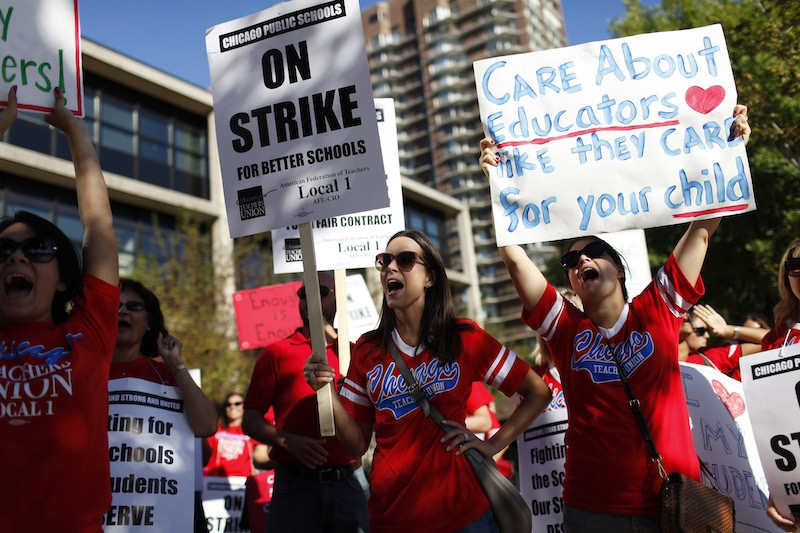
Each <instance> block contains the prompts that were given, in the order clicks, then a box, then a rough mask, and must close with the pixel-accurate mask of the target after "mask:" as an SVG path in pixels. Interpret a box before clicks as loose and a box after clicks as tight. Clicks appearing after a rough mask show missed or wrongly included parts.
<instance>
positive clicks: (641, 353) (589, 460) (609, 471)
mask: <svg viewBox="0 0 800 533" xmlns="http://www.w3.org/2000/svg"><path fill="white" fill-rule="evenodd" d="M703 290H704V287H703V282H702V280H700V279H698V281H697V284H696V285H695V286H694V287H692V286H691V285H690V284H689V282H688V281H687V280H686V278H685V277H684V275H683V273H682V272H681V271H680V268H679V267H678V264H677V262H676V261H675V258H674V257H673V256H672V255H670V257H669V259H668V260H667V263H666V265H665V266H664V267H663V268H661V269H660V270H659V271H658V274H657V275H656V278H655V279H654V280H653V282H651V284H650V285H649V286H648V287H647V288H646V289H645V290H644V291H643V292H642V293H641V294H640V295H639V296H637V297H636V298H634V299H633V301H632V302H631V303H630V304H626V305H625V307H624V309H623V311H622V314H621V315H620V317H619V319H618V320H617V323H616V324H615V325H614V326H613V327H611V328H610V329H606V328H601V327H598V326H596V325H595V324H593V323H592V321H591V320H589V319H588V318H587V317H586V315H584V314H583V312H582V311H580V310H579V309H578V308H576V307H575V306H574V305H572V304H571V303H569V302H568V301H566V300H565V299H564V298H563V297H562V296H561V295H560V294H558V292H557V291H556V290H555V288H553V287H552V286H548V287H547V290H546V291H545V294H544V296H543V297H542V299H541V301H540V302H539V305H538V306H537V307H536V309H534V310H532V311H529V310H527V309H524V310H523V313H522V318H523V320H524V321H525V323H527V324H528V325H529V326H531V327H532V328H533V329H535V330H536V331H538V332H539V333H540V334H541V335H542V336H543V337H544V339H545V341H546V342H547V344H548V347H549V348H550V352H551V353H552V354H553V357H554V360H555V364H556V367H557V368H558V369H559V372H560V375H561V382H562V384H563V386H564V395H565V398H566V402H567V405H568V407H569V427H568V429H567V433H566V436H565V443H566V445H567V446H568V451H567V458H566V465H565V469H566V478H565V480H564V501H565V502H566V503H567V504H568V505H572V506H574V507H576V508H579V509H584V510H588V511H593V512H603V513H614V514H626V515H655V514H658V513H659V510H660V504H661V499H660V496H659V490H660V488H661V479H660V477H659V475H658V472H657V470H656V468H655V466H654V465H653V464H652V463H651V462H650V456H649V454H648V451H647V447H646V445H645V440H644V437H643V436H642V432H641V430H640V429H639V426H638V424H637V422H636V419H635V418H634V416H633V413H632V412H631V410H630V407H629V406H628V397H627V395H626V394H625V390H624V389H623V386H622V382H621V381H620V380H619V376H618V374H617V368H616V365H615V363H614V359H613V358H612V357H611V355H610V353H609V349H611V348H612V347H613V349H614V353H615V354H616V356H617V358H618V359H619V360H620V362H621V364H622V367H623V369H625V371H626V372H627V377H628V381H629V382H630V384H631V387H632V389H633V393H634V395H635V396H636V397H637V398H639V400H640V401H641V404H642V411H643V412H644V416H645V419H646V420H647V422H648V425H649V427H650V432H651V434H652V436H653V440H654V441H655V445H656V448H657V449H658V451H659V453H660V454H661V455H662V457H663V464H664V467H665V468H666V469H667V472H673V471H678V472H682V473H683V474H685V475H688V476H691V477H692V478H694V479H698V480H699V479H700V467H699V462H698V459H697V455H696V454H695V451H694V444H693V442H692V434H691V431H690V429H689V412H688V409H687V407H686V398H685V395H684V391H683V384H682V382H681V373H680V367H679V366H678V357H677V353H678V331H679V329H680V325H681V323H682V321H683V315H684V314H685V313H686V311H687V310H688V308H689V307H690V306H691V305H692V304H693V303H694V302H696V301H697V300H698V299H699V298H700V296H701V295H702V293H703Z"/></svg>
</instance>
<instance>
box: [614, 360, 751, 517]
mask: <svg viewBox="0 0 800 533" xmlns="http://www.w3.org/2000/svg"><path fill="white" fill-rule="evenodd" d="M609 352H610V353H611V357H612V358H613V359H614V363H615V364H616V366H617V372H618V373H619V378H620V381H621V382H622V386H623V388H624V389H625V394H626V395H627V396H628V405H629V406H630V408H631V411H633V416H634V417H635V418H636V421H637V422H638V423H639V429H641V431H642V435H644V440H645V442H647V448H648V450H649V453H650V460H651V461H653V462H654V463H655V464H656V467H657V468H658V474H659V476H661V531H662V532H664V533H673V532H674V533H710V532H718V533H734V530H735V526H736V511H735V508H734V505H733V500H732V499H731V498H730V497H729V496H728V495H726V494H723V493H722V492H720V491H719V490H717V488H716V487H713V488H712V487H709V486H707V485H705V484H704V483H700V482H699V481H696V480H694V479H692V478H690V477H687V476H685V475H683V474H681V473H680V472H672V473H671V474H669V475H667V471H666V469H665V468H664V465H663V464H661V454H659V453H658V450H656V445H655V443H654V442H653V437H652V436H651V435H650V428H649V427H648V426H647V421H646V420H645V419H644V414H643V413H642V405H641V403H640V402H639V400H638V399H637V398H636V396H634V394H633V389H631V386H630V384H629V383H628V378H627V377H626V376H625V372H624V371H623V370H622V365H621V364H620V363H619V360H617V356H616V354H614V350H613V346H612V347H611V349H610V350H609ZM698 461H699V462H700V468H701V469H703V471H704V472H705V473H706V474H707V475H708V476H709V477H710V478H711V479H714V475H713V474H712V473H711V471H710V470H709V469H708V467H707V466H706V465H704V464H703V461H700V458H699V457H698Z"/></svg>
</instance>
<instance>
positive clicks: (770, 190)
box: [611, 0, 800, 322]
mask: <svg viewBox="0 0 800 533" xmlns="http://www.w3.org/2000/svg"><path fill="white" fill-rule="evenodd" d="M625 7H626V12H625V15H624V16H622V17H621V18H619V19H616V20H614V21H612V25H611V31H612V32H613V34H614V35H616V36H618V37H622V36H626V35H634V34H639V33H647V32H655V31H668V30H677V29H686V28H692V27H699V26H705V25H709V24H716V23H719V24H721V25H722V28H723V31H724V33H725V39H726V43H727V47H728V54H729V56H730V59H731V65H732V67H733V73H734V78H735V80H736V85H737V91H738V101H739V102H740V103H743V104H745V105H747V106H748V115H749V121H750V125H751V126H752V128H753V134H752V136H751V138H750V142H749V144H748V146H747V152H748V158H749V161H750V170H751V174H752V178H753V188H754V190H755V197H756V203H757V206H758V210H757V211H755V212H751V213H747V214H744V215H740V216H734V217H728V218H726V219H725V220H723V222H722V224H721V225H720V228H719V229H718V230H717V232H716V233H715V234H714V237H713V238H712V241H711V246H710V249H709V253H708V257H707V259H706V263H705V265H704V267H703V279H704V281H705V284H706V296H705V298H704V301H705V302H707V303H711V305H713V306H714V307H715V308H717V309H718V310H719V311H720V312H721V313H722V314H723V316H725V317H726V318H728V320H729V321H731V322H736V321H738V320H740V319H741V316H742V315H743V314H744V313H746V312H748V311H758V312H761V313H764V314H766V315H767V316H772V307H773V306H774V305H775V303H777V300H778V292H777V271H778V261H779V260H780V257H781V255H782V253H783V251H784V249H785V248H786V246H787V245H788V243H789V242H790V241H791V240H792V239H794V238H797V237H798V236H800V231H798V230H799V229H800V225H799V224H800V142H799V141H800V139H798V136H799V135H800V93H798V87H800V48H799V47H800V3H798V2H788V1H780V0H762V1H756V0H663V1H662V2H661V4H660V5H658V6H655V7H647V6H643V5H641V3H640V2H639V1H638V0H626V1H625ZM679 46H680V45H679V44H676V49H677V48H678V47H679ZM676 51H677V50H676ZM684 230H685V226H671V227H666V228H656V229H651V230H647V232H646V234H647V242H648V248H649V253H650V261H651V265H661V264H663V263H664V261H665V260H666V258H667V256H668V254H669V252H670V251H671V250H672V248H673V247H674V245H675V243H676V242H678V239H679V238H680V235H681V234H682V233H683V231H684Z"/></svg>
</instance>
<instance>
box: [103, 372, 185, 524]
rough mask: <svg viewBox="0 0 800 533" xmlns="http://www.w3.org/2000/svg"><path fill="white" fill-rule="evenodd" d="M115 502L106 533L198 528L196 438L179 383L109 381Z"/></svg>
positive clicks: (127, 380)
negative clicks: (195, 511) (194, 520)
mask: <svg viewBox="0 0 800 533" xmlns="http://www.w3.org/2000/svg"><path fill="white" fill-rule="evenodd" d="M108 398H109V402H108V403H109V406H108V459H109V462H110V465H111V494H112V502H111V507H110V508H109V510H108V512H107V513H106V514H105V516H104V517H103V530H104V531H106V532H115V531H120V532H130V531H175V532H180V531H185V532H191V531H192V517H193V516H194V514H193V511H192V510H193V509H194V481H195V480H194V477H195V475H194V474H195V464H194V459H195V456H194V452H195V450H194V446H195V439H194V434H193V433H192V430H191V428H190V427H189V422H188V421H187V419H186V415H185V414H184V408H183V400H182V399H181V395H180V391H179V390H178V388H177V387H173V386H169V385H161V384H156V383H151V382H149V381H145V380H143V379H138V378H122V379H112V380H110V381H109V382H108Z"/></svg>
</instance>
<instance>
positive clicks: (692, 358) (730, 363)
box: [686, 342, 742, 381]
mask: <svg viewBox="0 0 800 533" xmlns="http://www.w3.org/2000/svg"><path fill="white" fill-rule="evenodd" d="M703 356H706V357H708V360H709V361H711V362H712V363H713V366H714V368H716V369H717V370H719V371H720V372H722V373H723V374H725V375H728V376H730V377H732V378H733V379H736V380H739V381H742V373H741V371H740V370H739V359H741V358H742V345H741V344H739V343H738V342H734V343H730V344H720V345H718V346H708V347H707V348H704V349H702V350H700V351H696V352H695V351H692V352H689V356H688V357H687V358H686V362H687V363H695V364H697V365H705V364H706V360H705V359H704V358H703Z"/></svg>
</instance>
